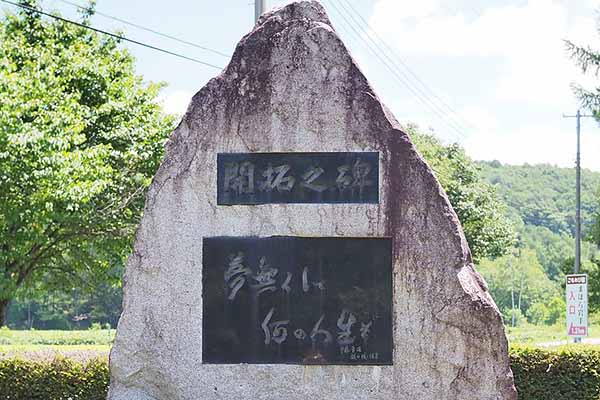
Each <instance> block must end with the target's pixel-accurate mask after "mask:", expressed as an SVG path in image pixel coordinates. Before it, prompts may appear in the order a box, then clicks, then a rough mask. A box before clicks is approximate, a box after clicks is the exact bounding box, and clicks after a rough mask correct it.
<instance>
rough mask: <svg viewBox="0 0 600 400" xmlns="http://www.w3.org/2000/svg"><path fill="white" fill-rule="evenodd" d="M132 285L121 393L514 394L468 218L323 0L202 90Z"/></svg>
mask: <svg viewBox="0 0 600 400" xmlns="http://www.w3.org/2000/svg"><path fill="white" fill-rule="evenodd" d="M124 291H125V294H124V302H123V315H122V316H121V320H120V322H119V326H118V330H117V336H116V340H115V344H114V346H113V349H112V351H111V355H110V369H111V385H110V391H109V399H112V400H125V399H127V400H150V399H157V400H158V399H164V400H177V399H182V400H183V399H186V400H192V399H194V400H196V399H303V400H305V399H319V400H320V399H330V400H336V399H344V400H350V399H361V400H364V399H407V400H408V399H410V400H414V399H480V400H482V399H489V400H492V399H515V398H516V391H515V388H514V384H513V377H512V373H511V370H510V367H509V358H508V351H507V340H506V336H505V333H504V329H503V325H502V319H501V317H500V314H499V313H498V309H497V307H496V305H495V304H494V301H493V300H492V298H491V297H490V294H489V292H488V290H487V287H486V284H485V282H484V281H483V279H482V278H481V277H480V275H479V274H478V273H477V272H476V271H475V269H474V267H473V263H472V260H471V255H470V253H469V248H468V245H467V242H466V240H465V237H464V234H463V232H462V229H461V226H460V223H459V221H458V219H457V217H456V214H455V213H454V211H453V209H452V207H451V206H450V204H449V202H448V199H447V197H446V195H445V194H444V192H443V190H442V188H441V187H440V185H439V183H438V181H437V180H436V178H435V176H434V174H433V172H432V171H431V169H430V168H429V167H428V166H427V164H426V163H425V161H423V158H422V157H421V156H420V155H419V153H418V152H417V151H416V150H415V147H414V146H413V144H412V143H411V141H410V138H409V137H408V135H407V134H406V133H404V132H403V131H402V130H401V128H400V126H399V124H398V122H397V121H396V120H395V119H394V117H393V116H392V115H391V113H390V112H389V111H388V110H387V109H386V108H385V106H384V105H383V104H382V103H381V102H380V101H379V99H378V97H377V95H376V94H375V93H374V91H373V89H372V88H371V86H370V85H369V83H368V81H367V80H366V78H365V77H364V76H363V74H362V73H361V71H360V70H359V68H358V67H357V65H356V63H355V62H354V61H353V59H352V58H351V56H350V55H349V53H348V51H347V49H346V47H345V46H344V44H343V43H342V41H341V40H340V38H339V37H338V35H337V33H336V32H335V30H334V28H333V27H332V25H331V22H330V21H329V19H328V18H327V16H326V14H325V11H324V10H323V8H322V7H321V6H320V5H319V4H318V3H317V2H314V1H301V2H297V3H293V4H289V5H287V6H285V7H283V8H281V9H278V10H275V11H272V12H269V13H266V14H264V15H263V16H262V17H261V18H260V20H259V21H258V23H257V24H256V26H255V27H254V29H253V31H252V32H250V33H249V34H248V35H246V36H245V37H244V38H243V39H242V40H241V42H240V43H239V44H238V46H237V48H236V49H235V53H234V54H233V57H232V59H231V62H230V63H229V65H228V66H227V67H226V68H225V70H224V71H223V72H222V73H221V74H220V75H219V76H217V77H216V78H214V79H212V80H211V81H210V82H209V83H208V84H207V85H206V86H205V87H204V88H202V89H201V90H200V91H199V92H198V93H197V94H196V95H195V96H194V98H193V99H192V102H191V104H190V105H189V108H188V110H187V112H186V114H185V116H184V117H183V120H182V121H181V123H180V125H179V126H178V127H177V129H175V131H174V132H173V134H172V135H171V137H170V140H169V142H168V144H167V146H166V155H165V158H164V161H163V162H162V164H161V166H160V168H159V170H158V172H157V174H156V176H155V178H154V181H153V183H152V185H151V187H150V189H149V191H148V194H147V198H146V207H145V212H144V216H143V219H142V221H141V224H140V227H139V229H138V232H137V236H136V240H135V245H134V251H133V254H132V255H131V257H130V258H129V261H128V265H127V270H126V274H125V278H124Z"/></svg>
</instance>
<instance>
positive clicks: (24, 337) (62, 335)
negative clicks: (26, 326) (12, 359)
mask: <svg viewBox="0 0 600 400" xmlns="http://www.w3.org/2000/svg"><path fill="white" fill-rule="evenodd" d="M114 337H115V330H114V329H89V330H85V331H53V330H49V331H36V330H29V331H27V330H22V331H17V330H10V329H6V328H2V329H0V346H9V345H10V346H31V345H51V346H81V345H88V346H89V345H104V346H110V345H112V342H113V340H114Z"/></svg>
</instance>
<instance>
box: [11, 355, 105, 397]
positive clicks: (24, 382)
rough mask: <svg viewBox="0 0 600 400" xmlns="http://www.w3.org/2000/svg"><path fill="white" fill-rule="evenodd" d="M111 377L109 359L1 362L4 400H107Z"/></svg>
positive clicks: (15, 360)
mask: <svg viewBox="0 0 600 400" xmlns="http://www.w3.org/2000/svg"><path fill="white" fill-rule="evenodd" d="M109 376H110V375H109V371H108V362H107V360H106V359H105V358H103V359H93V360H90V361H88V362H85V363H81V362H77V361H73V360H69V359H63V358H57V359H55V360H53V361H30V360H22V359H18V358H16V359H5V360H0V400H48V399H56V400H59V399H64V400H67V399H72V400H75V399H81V400H84V399H85V400H104V399H106V396H107V394H108V384H109Z"/></svg>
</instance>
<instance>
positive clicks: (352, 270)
mask: <svg viewBox="0 0 600 400" xmlns="http://www.w3.org/2000/svg"><path fill="white" fill-rule="evenodd" d="M202 264H203V271H202V272H203V281H202V282H203V321H202V344H203V352H202V354H203V356H202V358H203V362H204V363H253V364H263V363H268V364H272V363H290V364H346V365H390V364H392V243H391V239H389V238H329V237H328V238H305V237H290V236H274V237H268V238H257V237H213V238H204V239H203V259H202Z"/></svg>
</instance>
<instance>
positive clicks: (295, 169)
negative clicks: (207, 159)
mask: <svg viewBox="0 0 600 400" xmlns="http://www.w3.org/2000/svg"><path fill="white" fill-rule="evenodd" d="M378 202H379V153H377V152H354V153H219V154H218V155H217V204H219V205H233V204H268V203H378Z"/></svg>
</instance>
